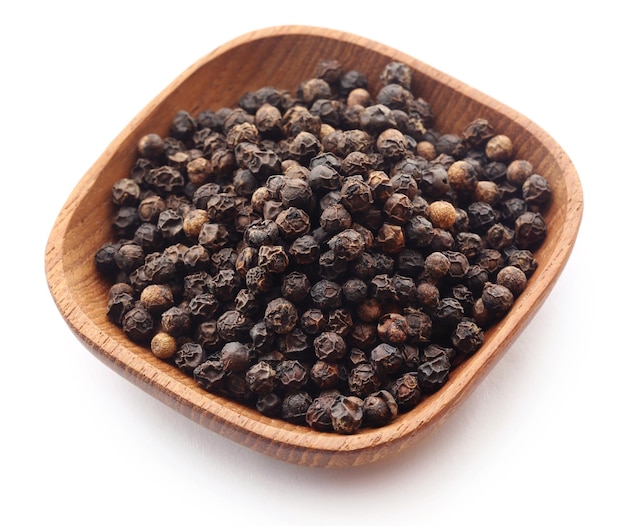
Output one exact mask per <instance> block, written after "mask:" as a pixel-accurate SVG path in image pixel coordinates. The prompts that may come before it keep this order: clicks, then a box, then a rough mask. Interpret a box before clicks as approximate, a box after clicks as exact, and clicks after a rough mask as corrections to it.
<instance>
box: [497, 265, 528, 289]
mask: <svg viewBox="0 0 626 526" xmlns="http://www.w3.org/2000/svg"><path fill="white" fill-rule="evenodd" d="M496 283H497V284H498V285H503V286H505V287H506V288H507V289H509V290H510V291H511V292H512V293H513V295H514V296H515V297H517V296H519V295H520V294H521V293H522V292H523V291H524V289H525V288H526V284H527V278H526V274H524V272H523V271H522V270H521V269H520V268H518V267H515V266H513V265H507V266H506V267H504V268H502V270H500V271H499V272H498V274H497V276H496Z"/></svg>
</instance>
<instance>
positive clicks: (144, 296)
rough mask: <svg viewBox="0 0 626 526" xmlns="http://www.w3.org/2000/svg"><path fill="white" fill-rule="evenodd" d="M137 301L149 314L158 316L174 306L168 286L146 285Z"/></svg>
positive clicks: (172, 296)
mask: <svg viewBox="0 0 626 526" xmlns="http://www.w3.org/2000/svg"><path fill="white" fill-rule="evenodd" d="M139 300H140V301H141V303H142V304H143V305H144V306H145V307H146V309H148V311H149V312H150V313H151V314H160V313H162V312H163V311H165V310H167V309H169V308H170V307H173V306H174V295H173V294H172V289H171V287H170V286H169V285H156V284H155V285H148V286H147V287H146V288H145V289H143V290H142V291H141V296H140V298H139Z"/></svg>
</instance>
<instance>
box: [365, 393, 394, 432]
mask: <svg viewBox="0 0 626 526" xmlns="http://www.w3.org/2000/svg"><path fill="white" fill-rule="evenodd" d="M397 416H398V404H397V403H396V401H395V399H394V397H393V396H392V395H391V393H390V392H389V391H386V390H384V389H383V390H380V391H376V392H375V393H372V394H370V395H368V396H366V397H365V399H364V400H363V420H364V422H365V423H366V424H367V425H370V426H372V427H381V426H384V425H387V424H388V423H390V422H391V421H392V420H394V419H395V418H396V417H397Z"/></svg>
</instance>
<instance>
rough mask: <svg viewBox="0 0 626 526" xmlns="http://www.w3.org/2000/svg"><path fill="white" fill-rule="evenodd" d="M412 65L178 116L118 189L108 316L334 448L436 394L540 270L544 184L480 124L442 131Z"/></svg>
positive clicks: (205, 382)
mask: <svg viewBox="0 0 626 526" xmlns="http://www.w3.org/2000/svg"><path fill="white" fill-rule="evenodd" d="M412 75H413V73H412V70H411V69H410V68H409V67H408V66H407V65H406V64H403V63H401V62H391V63H389V64H387V65H386V66H385V67H384V69H383V70H382V71H381V73H380V81H381V85H382V87H381V89H380V90H379V91H378V92H377V93H375V94H374V93H371V92H370V91H369V90H368V81H367V78H366V77H365V76H364V75H363V74H362V73H360V72H359V71H356V70H349V71H344V69H343V67H342V65H341V64H340V63H338V62H337V61H335V60H325V61H321V62H319V63H318V64H317V67H316V71H315V74H314V75H313V77H312V78H310V79H308V80H305V81H303V82H302V83H301V84H300V85H299V87H298V89H297V90H296V93H295V94H292V93H290V92H288V91H286V90H282V89H277V88H274V87H270V86H266V87H262V88H260V89H258V90H255V91H252V92H248V93H245V94H243V95H242V96H241V98H240V100H239V103H238V106H237V107H235V108H221V109H217V110H206V111H202V112H200V113H198V114H197V115H191V114H190V113H188V112H186V111H184V110H181V111H179V112H178V113H176V114H175V115H174V116H173V120H172V122H171V126H170V130H169V136H167V137H161V136H159V135H158V134H155V133H150V134H148V135H145V136H144V137H142V138H141V139H140V140H139V143H138V146H137V149H138V158H137V160H136V162H135V163H134V165H133V166H132V168H131V169H130V173H129V174H127V176H126V177H124V178H122V179H120V180H119V181H117V182H116V183H115V184H114V186H113V189H112V200H113V204H114V208H115V211H114V214H113V219H112V226H113V229H114V232H115V235H116V239H115V241H112V242H107V243H105V244H104V245H103V246H102V247H101V248H100V249H99V250H98V251H97V253H96V255H95V264H96V267H97V269H98V271H99V272H100V273H101V274H102V275H103V276H105V277H106V278H107V279H109V280H110V281H111V287H110V292H109V296H108V304H107V315H108V317H109V318H110V320H111V321H112V322H113V323H115V324H116V325H118V326H119V327H121V329H122V330H123V331H124V333H125V334H126V335H127V337H128V338H130V339H131V340H133V341H134V342H137V343H139V344H143V345H145V346H146V347H149V348H150V350H151V351H152V352H153V353H154V355H156V356H157V357H159V358H160V359H162V360H165V361H167V362H170V363H171V364H172V365H175V366H176V367H178V368H179V369H180V370H181V371H182V372H184V373H185V374H187V375H189V376H191V377H193V378H194V379H195V380H196V381H197V383H198V384H199V385H200V386H201V387H202V388H203V389H205V390H207V391H209V392H212V393H217V394H219V395H223V396H225V397H228V398H230V399H234V400H237V401H239V402H241V403H242V404H246V405H250V406H253V407H256V409H257V410H258V411H259V412H260V413H262V414H263V415H267V416H270V417H275V418H281V419H284V420H286V421H288V422H292V423H295V424H300V425H309V426H310V427H312V428H313V429H316V430H319V431H331V432H339V433H355V432H357V431H358V430H359V429H361V428H364V427H376V426H383V425H385V424H388V423H389V422H391V421H392V420H393V419H394V418H395V417H396V416H397V415H398V414H399V413H402V412H405V411H408V410H410V409H411V408H413V407H415V406H416V405H417V404H418V403H419V402H420V400H421V399H423V397H425V396H428V395H429V394H431V393H433V392H435V391H437V390H438V389H439V388H441V386H442V385H444V383H445V382H446V381H447V380H448V377H449V374H450V371H451V370H452V369H453V368H454V367H456V366H457V365H458V364H459V363H460V362H461V361H463V360H464V359H466V358H467V357H468V356H470V355H472V354H473V353H475V352H476V351H477V350H478V349H479V347H480V346H481V345H482V343H483V339H484V331H485V330H486V329H487V328H488V327H489V326H490V325H491V324H493V323H494V322H496V321H497V320H499V319H501V318H502V317H503V316H505V315H506V313H507V312H508V311H509V310H510V309H511V307H512V305H513V303H514V301H515V298H516V297H517V296H518V295H519V294H521V293H522V291H523V290H524V288H525V286H526V282H527V279H528V278H529V277H530V275H531V274H532V273H533V272H534V271H535V269H536V268H537V261H536V259H535V257H534V255H533V252H532V250H534V249H535V248H536V247H537V246H538V245H540V244H541V243H542V241H543V240H544V238H545V235H546V223H545V221H544V218H543V216H542V211H543V210H544V209H545V207H546V206H547V205H548V204H549V202H550V199H551V189H550V185H549V183H548V181H547V180H546V179H545V178H544V177H542V176H541V175H539V174H537V173H535V171H534V169H533V166H532V165H531V163H529V162H528V161H526V160H521V159H515V158H514V145H513V144H512V142H511V140H510V138H509V137H507V136H506V135H502V134H498V133H497V132H496V131H495V130H494V129H493V128H492V126H491V125H490V123H489V122H488V121H487V120H485V119H484V118H480V117H479V118H476V119H475V120H473V121H472V122H469V123H467V125H466V126H465V128H464V129H463V131H462V133H461V134H453V133H441V132H439V131H437V130H435V129H434V115H433V111H432V108H431V106H430V105H429V104H428V102H427V101H425V100H423V99H422V98H421V97H419V96H416V95H414V94H413V93H412V92H411V91H410V89H411V84H412Z"/></svg>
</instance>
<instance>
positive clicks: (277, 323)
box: [263, 298, 298, 334]
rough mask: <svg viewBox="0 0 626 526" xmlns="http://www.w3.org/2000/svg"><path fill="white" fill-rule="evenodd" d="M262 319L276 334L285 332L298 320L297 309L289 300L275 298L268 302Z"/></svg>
mask: <svg viewBox="0 0 626 526" xmlns="http://www.w3.org/2000/svg"><path fill="white" fill-rule="evenodd" d="M263 319H264V320H265V324H266V325H267V326H268V328H270V329H272V330H273V331H274V332H276V333H277V334H286V333H288V332H289V331H290V330H292V329H293V328H294V327H295V325H296V323H297V322H298V311H297V310H296V307H295V305H294V304H293V303H291V302H290V301H288V300H286V299H285V298H277V299H275V300H272V301H270V302H269V303H268V305H267V308H266V309H265V315H264V318H263Z"/></svg>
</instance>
